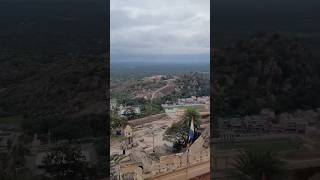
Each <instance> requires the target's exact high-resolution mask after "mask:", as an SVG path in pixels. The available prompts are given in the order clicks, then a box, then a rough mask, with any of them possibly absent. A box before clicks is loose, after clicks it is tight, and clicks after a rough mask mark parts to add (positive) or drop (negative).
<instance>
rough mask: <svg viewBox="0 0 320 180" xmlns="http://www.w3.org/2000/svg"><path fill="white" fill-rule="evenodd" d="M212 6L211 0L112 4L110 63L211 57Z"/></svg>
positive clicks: (115, 1)
mask: <svg viewBox="0 0 320 180" xmlns="http://www.w3.org/2000/svg"><path fill="white" fill-rule="evenodd" d="M209 3H210V0H111V3H110V13H111V18H110V23H111V27H110V32H111V34H110V43H111V44H110V48H111V58H112V59H111V60H118V59H119V57H123V56H126V57H130V56H139V57H141V58H143V57H150V56H153V57H154V56H166V57H168V56H170V55H172V57H177V56H179V55H181V56H186V55H188V54H190V55H192V56H196V55H199V57H206V55H207V57H209V47H210V42H209V39H210V38H209V36H210V4H209ZM119 60H120V59H119Z"/></svg>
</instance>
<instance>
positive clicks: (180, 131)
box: [164, 108, 200, 152]
mask: <svg viewBox="0 0 320 180" xmlns="http://www.w3.org/2000/svg"><path fill="white" fill-rule="evenodd" d="M192 118H194V128H195V130H197V128H199V126H200V121H199V119H200V114H199V112H198V111H197V110H196V109H193V108H188V109H187V110H186V112H185V113H184V115H183V117H182V119H181V120H180V121H178V122H176V123H173V124H172V125H171V126H170V127H169V128H168V129H167V130H166V131H165V134H164V139H165V140H168V141H170V142H172V143H173V148H174V151H175V152H180V151H181V149H182V148H184V147H186V146H187V144H188V143H189V142H188V132H189V130H190V123H191V120H192ZM197 136H198V134H196V132H195V137H194V140H195V139H196V138H197Z"/></svg>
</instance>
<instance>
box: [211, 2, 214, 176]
mask: <svg viewBox="0 0 320 180" xmlns="http://www.w3.org/2000/svg"><path fill="white" fill-rule="evenodd" d="M213 37H214V35H213V1H210V179H214V176H213V174H214V168H213V167H214V162H213V157H214V147H213V143H212V141H211V139H212V135H213V129H214V120H213V116H214V114H213V108H214V103H213V102H214V101H213V97H214V93H213V86H214V82H213V76H214V72H213V71H211V69H213V63H212V61H213V60H214V58H213V56H214V45H213Z"/></svg>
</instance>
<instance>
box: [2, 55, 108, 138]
mask: <svg viewBox="0 0 320 180" xmlns="http://www.w3.org/2000/svg"><path fill="white" fill-rule="evenodd" d="M29 56H30V57H29V58H30V59H32V58H33V57H37V56H38V55H37V54H31V53H30V54H29ZM20 58H22V57H19V56H18V57H16V58H12V59H10V61H1V62H0V63H1V66H0V74H1V81H0V83H1V86H2V90H1V92H0V107H1V109H0V117H7V116H14V115H22V117H23V118H22V120H21V121H22V122H21V124H20V125H22V127H23V128H24V129H25V131H26V132H28V133H29V134H31V135H33V134H34V133H38V134H43V133H48V131H55V132H56V134H54V135H56V138H58V139H59V138H64V135H63V134H64V132H68V131H69V132H70V129H73V130H74V131H71V132H73V133H76V132H81V133H79V134H78V135H76V134H73V135H71V136H74V138H78V137H79V136H88V135H98V134H100V135H101V134H103V133H104V127H106V125H105V123H104V122H103V121H104V120H105V119H106V117H107V115H106V110H105V102H104V100H105V96H104V95H105V88H106V86H105V84H106V82H105V79H106V70H105V68H104V67H103V66H101V63H102V59H101V58H100V59H99V58H93V57H92V58H90V57H78V58H75V57H73V58H72V57H69V58H70V59H69V60H67V61H63V60H61V61H54V62H39V61H37V60H34V59H32V60H33V61H32V60H29V61H28V60H26V62H22V60H19V59H20ZM64 58H66V57H64ZM7 69H11V71H7ZM102 120H103V121H102ZM84 127H86V128H84ZM88 127H89V128H88ZM81 129H83V130H85V131H83V130H81ZM79 130H81V131H79ZM59 134H60V135H59ZM68 134H69V133H68ZM68 136H69V135H68Z"/></svg>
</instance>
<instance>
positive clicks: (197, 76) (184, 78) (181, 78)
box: [110, 72, 210, 100]
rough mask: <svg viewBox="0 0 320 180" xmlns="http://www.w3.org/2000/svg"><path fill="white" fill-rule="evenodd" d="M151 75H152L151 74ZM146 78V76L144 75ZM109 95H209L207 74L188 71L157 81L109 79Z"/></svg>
mask: <svg viewBox="0 0 320 180" xmlns="http://www.w3.org/2000/svg"><path fill="white" fill-rule="evenodd" d="M151 77H152V76H151ZM145 78H147V77H145ZM110 91H111V96H113V97H118V98H119V96H126V97H127V98H132V99H134V98H145V99H146V100H155V99H159V98H162V97H167V96H170V97H176V98H177V97H178V98H182V97H190V96H209V94H210V80H209V74H205V73H197V72H189V73H184V74H183V75H177V76H171V75H168V76H167V78H165V79H162V80H158V81H146V80H145V79H138V80H135V79H126V81H123V80H112V81H111V89H110Z"/></svg>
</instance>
